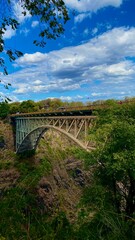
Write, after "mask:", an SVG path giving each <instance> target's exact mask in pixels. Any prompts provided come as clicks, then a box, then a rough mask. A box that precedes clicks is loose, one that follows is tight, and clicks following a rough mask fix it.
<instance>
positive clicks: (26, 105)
mask: <svg viewBox="0 0 135 240" xmlns="http://www.w3.org/2000/svg"><path fill="white" fill-rule="evenodd" d="M19 111H20V112H21V113H25V112H36V111H38V106H37V104H36V103H35V102H34V101H32V100H28V101H23V102H22V103H21V104H20V106H19Z"/></svg>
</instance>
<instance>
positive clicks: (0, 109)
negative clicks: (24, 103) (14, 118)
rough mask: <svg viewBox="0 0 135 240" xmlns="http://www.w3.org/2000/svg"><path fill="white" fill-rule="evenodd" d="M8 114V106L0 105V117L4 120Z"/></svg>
mask: <svg viewBox="0 0 135 240" xmlns="http://www.w3.org/2000/svg"><path fill="white" fill-rule="evenodd" d="M8 114H9V104H8V103H5V102H2V103H0V117H1V118H6V117H7V115H8Z"/></svg>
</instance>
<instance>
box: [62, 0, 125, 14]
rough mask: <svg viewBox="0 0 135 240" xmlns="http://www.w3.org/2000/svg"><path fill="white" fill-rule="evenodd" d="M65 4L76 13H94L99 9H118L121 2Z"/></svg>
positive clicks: (74, 0) (101, 0) (84, 0)
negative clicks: (109, 7)
mask: <svg viewBox="0 0 135 240" xmlns="http://www.w3.org/2000/svg"><path fill="white" fill-rule="evenodd" d="M64 2H65V4H66V5H67V6H68V7H69V8H72V9H75V10H77V11H78V12H88V11H90V12H96V11H97V10H99V9H100V8H103V7H108V6H113V7H119V6H120V5H121V4H122V2H123V0H95V1H94V0H80V1H78V0H70V1H69V0H65V1H64Z"/></svg>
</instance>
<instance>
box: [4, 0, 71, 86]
mask: <svg viewBox="0 0 135 240" xmlns="http://www.w3.org/2000/svg"><path fill="white" fill-rule="evenodd" d="M16 4H19V6H21V8H22V14H23V15H24V16H26V15H28V14H30V15H31V17H35V16H36V17H38V20H39V21H40V31H39V35H38V39H34V40H33V43H34V44H35V45H36V46H40V47H44V46H45V44H46V39H56V38H57V37H59V36H60V35H61V34H63V33H64V24H65V23H66V22H67V21H68V20H69V16H68V11H67V8H66V6H65V3H64V1H63V0H16ZM0 11H1V12H0V19H1V20H0V53H3V54H5V53H6V55H7V56H8V58H9V60H10V61H11V62H12V61H14V60H15V59H16V58H17V57H20V56H22V55H23V53H22V52H20V51H19V50H17V49H11V48H9V47H7V46H6V45H5V41H4V33H5V32H6V30H7V27H11V28H12V29H13V30H16V29H18V28H19V25H20V23H19V22H18V20H17V19H16V17H13V11H12V0H1V2H0ZM0 68H1V69H2V71H3V73H4V75H7V74H8V70H7V67H6V63H5V60H4V58H3V56H2V57H0ZM0 81H1V80H0ZM8 85H10V84H9V83H8V84H6V85H5V87H6V88H8Z"/></svg>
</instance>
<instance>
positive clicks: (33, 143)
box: [16, 125, 88, 153]
mask: <svg viewBox="0 0 135 240" xmlns="http://www.w3.org/2000/svg"><path fill="white" fill-rule="evenodd" d="M49 129H53V130H56V131H58V132H59V133H62V134H64V135H65V136H67V137H68V138H69V139H71V140H72V141H74V142H75V143H76V144H77V145H78V146H80V147H81V148H82V149H84V150H87V151H88V149H87V148H86V146H85V145H84V144H83V143H81V142H80V141H79V140H78V139H76V138H75V137H74V136H72V135H71V134H70V133H68V132H66V131H65V130H63V129H61V128H58V127H55V126H53V125H42V126H39V127H36V128H35V129H33V130H32V131H31V132H29V133H28V134H27V135H26V136H25V138H24V139H23V141H22V143H21V144H20V146H19V147H18V148H17V151H16V153H22V152H23V151H27V150H34V149H35V150H36V148H37V146H38V143H39V141H40V139H41V137H42V136H43V135H44V133H45V132H46V131H48V130H49Z"/></svg>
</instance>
